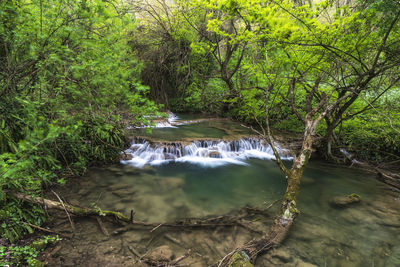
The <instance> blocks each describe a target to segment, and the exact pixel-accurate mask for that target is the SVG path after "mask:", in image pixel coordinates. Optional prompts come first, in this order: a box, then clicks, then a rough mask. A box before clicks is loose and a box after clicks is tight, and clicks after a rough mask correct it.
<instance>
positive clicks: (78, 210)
mask: <svg viewBox="0 0 400 267" xmlns="http://www.w3.org/2000/svg"><path fill="white" fill-rule="evenodd" d="M13 196H14V197H16V198H18V199H21V200H24V201H27V202H31V203H35V204H38V205H44V206H45V207H46V208H48V209H57V210H62V211H67V212H69V213H72V214H74V215H76V216H90V215H96V216H109V217H114V218H115V219H116V220H119V221H122V222H130V220H129V218H128V217H126V216H124V215H123V214H122V213H120V212H116V211H109V210H101V209H90V208H82V207H76V206H72V205H69V204H66V203H61V202H57V201H53V200H50V199H46V198H42V197H33V196H30V195H25V194H22V193H15V194H13Z"/></svg>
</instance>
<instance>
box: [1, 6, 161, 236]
mask: <svg viewBox="0 0 400 267" xmlns="http://www.w3.org/2000/svg"><path fill="white" fill-rule="evenodd" d="M127 11H128V9H127V5H126V3H125V2H123V1H117V0H115V1H114V0H112V1H106V2H105V1H101V0H94V1H89V2H88V1H84V0H80V1H58V0H51V1H37V0H21V1H2V2H0V21H1V23H0V43H1V44H2V45H1V46H0V98H1V101H0V221H1V222H2V226H1V228H0V236H1V237H5V238H7V239H8V240H11V241H15V240H16V239H18V238H19V237H21V236H22V235H23V234H26V233H31V232H32V229H31V228H30V227H29V226H28V225H29V224H34V225H40V224H41V223H43V222H44V220H45V216H44V213H43V211H42V209H41V208H40V207H38V206H32V205H28V204H26V203H21V202H20V201H19V200H17V199H15V198H13V195H12V193H13V192H22V193H24V194H30V195H39V194H41V192H42V190H43V188H45V187H46V186H48V185H50V184H52V183H57V182H61V183H63V182H65V179H64V178H65V177H67V176H70V175H77V174H81V173H82V172H84V171H85V170H86V168H87V167H88V166H89V165H90V164H100V163H108V162H115V161H118V159H119V153H120V151H121V150H122V148H123V146H124V144H125V134H124V129H125V127H126V124H127V123H129V124H132V125H139V124H141V123H143V122H145V121H146V120H145V116H146V115H152V114H157V113H158V111H157V107H156V106H155V104H154V103H153V102H152V101H150V100H148V97H147V95H148V92H149V88H148V87H145V86H143V85H141V83H140V82H139V75H140V71H141V64H140V63H139V62H138V60H137V59H136V57H135V56H134V54H133V52H132V50H131V47H130V46H129V45H128V43H129V42H130V41H131V38H132V37H131V35H130V32H131V31H132V30H133V29H134V27H135V19H134V17H133V16H132V15H131V13H130V12H127Z"/></svg>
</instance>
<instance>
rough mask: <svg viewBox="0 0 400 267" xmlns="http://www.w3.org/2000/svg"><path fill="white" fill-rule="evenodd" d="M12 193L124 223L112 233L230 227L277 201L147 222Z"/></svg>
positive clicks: (56, 206)
mask: <svg viewBox="0 0 400 267" xmlns="http://www.w3.org/2000/svg"><path fill="white" fill-rule="evenodd" d="M12 195H13V196H14V197H16V198H18V199H20V200H23V201H27V202H30V203H35V204H38V205H44V206H45V207H46V208H47V209H57V210H62V211H67V212H69V213H71V214H73V215H75V216H101V217H111V218H114V219H116V220H117V221H118V222H122V223H125V224H126V226H125V227H123V228H120V229H117V230H115V231H114V232H113V234H114V235H116V234H120V233H122V232H124V231H128V230H129V229H130V228H131V227H133V226H143V227H149V228H151V229H150V231H155V230H157V229H158V228H160V227H172V228H183V227H188V228H207V227H209V228H212V227H219V226H225V227H230V226H235V225H239V226H243V225H245V224H244V222H243V220H244V219H245V218H246V217H251V216H254V215H256V214H264V215H265V211H266V210H268V209H269V208H270V207H272V206H273V205H274V204H275V203H276V202H277V201H275V202H274V203H272V204H271V205H269V206H268V207H267V208H265V209H258V208H252V207H244V208H242V209H241V210H240V211H239V212H238V213H239V215H237V216H234V215H221V216H216V217H210V218H186V219H182V220H177V221H175V222H165V223H148V222H141V221H135V220H133V216H132V214H133V212H131V218H128V217H126V216H124V215H123V214H122V213H120V212H116V211H109V210H101V209H99V208H97V209H91V208H86V207H76V206H73V205H70V204H67V203H61V202H57V201H53V200H50V199H45V198H42V197H33V196H30V195H25V194H22V193H14V194H12ZM99 224H100V223H99ZM100 227H101V226H100ZM104 230H105V229H102V231H103V233H104V232H106V231H104ZM107 233H108V232H107Z"/></svg>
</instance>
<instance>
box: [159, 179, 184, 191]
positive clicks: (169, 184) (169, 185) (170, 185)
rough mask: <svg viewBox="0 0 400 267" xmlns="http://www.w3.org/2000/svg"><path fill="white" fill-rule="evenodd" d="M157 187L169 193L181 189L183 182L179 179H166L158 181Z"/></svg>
mask: <svg viewBox="0 0 400 267" xmlns="http://www.w3.org/2000/svg"><path fill="white" fill-rule="evenodd" d="M158 185H159V187H160V189H161V190H162V191H169V190H174V189H177V188H181V187H183V186H184V185H185V181H184V180H183V179H182V178H179V177H168V178H164V179H162V180H161V181H159V183H158Z"/></svg>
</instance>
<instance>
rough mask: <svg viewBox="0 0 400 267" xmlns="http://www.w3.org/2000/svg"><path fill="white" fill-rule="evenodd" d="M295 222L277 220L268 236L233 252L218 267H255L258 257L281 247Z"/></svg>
mask: <svg viewBox="0 0 400 267" xmlns="http://www.w3.org/2000/svg"><path fill="white" fill-rule="evenodd" d="M292 224H293V221H292V220H290V221H287V220H282V218H280V217H278V218H277V219H275V221H274V224H273V225H272V227H271V229H270V231H269V232H268V234H266V235H264V236H262V237H261V238H260V239H258V240H251V241H249V242H247V243H246V244H244V245H243V246H241V247H238V248H236V249H235V250H233V251H231V252H230V253H228V254H227V255H225V257H224V258H222V260H221V261H220V262H219V264H218V267H253V266H254V265H253V263H254V262H255V261H256V259H257V257H258V256H259V255H261V254H263V253H265V252H267V251H268V250H270V249H271V248H274V247H277V246H279V245H280V244H281V243H282V242H283V241H284V240H285V238H286V237H287V235H288V233H289V229H290V227H291V226H292Z"/></svg>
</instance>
